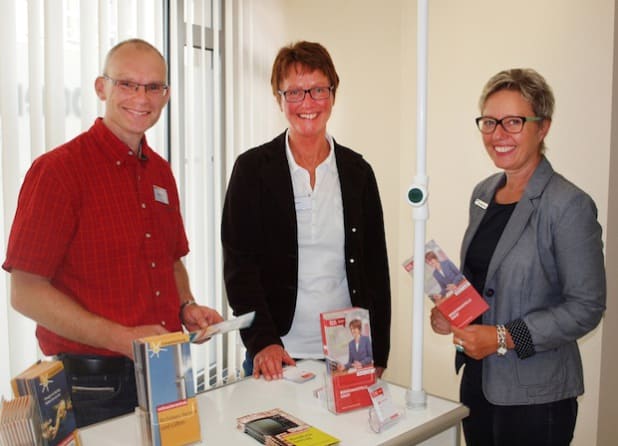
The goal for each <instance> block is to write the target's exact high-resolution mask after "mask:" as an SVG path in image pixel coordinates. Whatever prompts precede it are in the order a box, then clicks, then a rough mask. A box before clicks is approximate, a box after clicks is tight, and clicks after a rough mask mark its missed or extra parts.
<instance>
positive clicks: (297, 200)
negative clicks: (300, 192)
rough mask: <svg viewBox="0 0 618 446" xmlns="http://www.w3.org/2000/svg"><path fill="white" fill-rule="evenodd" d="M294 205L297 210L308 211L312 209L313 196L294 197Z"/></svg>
mask: <svg viewBox="0 0 618 446" xmlns="http://www.w3.org/2000/svg"><path fill="white" fill-rule="evenodd" d="M294 206H296V210H297V211H306V210H308V209H311V196H309V195H307V196H304V197H294Z"/></svg>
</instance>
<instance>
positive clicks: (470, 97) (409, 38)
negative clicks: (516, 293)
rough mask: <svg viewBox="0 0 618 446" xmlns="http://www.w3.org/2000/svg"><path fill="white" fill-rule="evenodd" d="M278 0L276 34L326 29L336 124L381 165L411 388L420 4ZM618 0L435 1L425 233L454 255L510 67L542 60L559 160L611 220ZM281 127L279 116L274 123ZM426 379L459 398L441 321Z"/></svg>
mask: <svg viewBox="0 0 618 446" xmlns="http://www.w3.org/2000/svg"><path fill="white" fill-rule="evenodd" d="M271 1H272V0H271ZM269 3H270V2H269ZM274 3H277V5H279V6H280V7H282V8H283V9H282V10H280V11H279V12H278V13H280V14H281V18H282V22H281V23H280V24H278V26H279V28H278V32H280V31H281V30H283V35H284V36H285V38H284V40H283V41H281V42H280V44H279V46H282V45H284V44H287V43H288V42H290V41H294V40H301V39H304V40H315V41H319V42H321V43H322V44H324V45H325V46H326V47H327V48H328V49H329V51H330V52H331V55H332V56H333V59H334V61H335V65H336V67H337V69H338V71H339V74H340V76H341V87H340V90H339V92H338V95H337V101H336V104H335V108H334V111H333V116H332V118H331V122H330V125H329V129H330V131H331V133H332V134H333V135H334V136H335V138H336V139H337V140H338V142H340V143H341V144H344V145H347V146H349V147H351V148H353V149H355V150H357V151H359V152H361V153H363V154H364V155H365V157H366V158H367V159H368V160H369V162H370V163H371V164H372V165H373V167H374V169H375V171H376V175H377V177H378V182H379V186H380V190H381V195H382V200H383V205H384V210H385V218H386V226H387V228H386V230H387V242H388V246H389V255H390V264H391V280H392V290H393V325H392V339H393V346H392V350H391V357H390V362H389V368H388V370H387V378H388V379H390V380H392V381H394V382H397V383H399V384H402V385H404V386H408V385H409V382H410V381H409V379H410V376H409V374H410V359H409V356H410V355H409V352H410V335H411V296H412V283H411V279H410V277H409V276H408V275H407V274H406V273H405V272H404V271H403V269H402V268H401V266H400V264H401V261H402V260H404V259H405V258H406V257H408V256H409V255H410V254H411V251H412V241H413V234H412V219H411V208H410V207H409V206H408V205H407V204H406V202H405V199H404V196H405V192H406V191H407V188H408V186H409V184H410V182H411V179H412V177H413V175H414V170H415V166H414V164H415V155H414V151H415V119H416V118H415V116H416V115H415V107H416V105H415V104H416V87H415V84H416V2H414V1H411V0H389V1H388V2H375V1H370V0H314V1H312V2H306V1H305V0H287V1H285V2H274ZM274 3H273V4H274ZM614 3H615V1H614V0H590V1H588V2H581V1H579V0H543V1H538V0H521V1H519V2H518V3H516V4H514V3H506V2H504V3H503V2H495V1H491V0H470V1H465V2H464V1H461V0H430V1H429V34H430V35H429V41H430V45H429V98H428V102H429V110H428V174H429V177H430V183H429V192H430V220H429V222H428V238H435V239H436V240H437V241H438V242H439V243H440V245H442V247H443V248H444V249H445V250H446V252H447V253H448V254H449V255H450V256H451V257H453V258H454V259H457V260H458V259H459V244H460V241H461V238H462V235H463V232H464V229H465V226H466V223H467V202H468V199H469V194H470V192H471V190H472V188H473V186H474V185H475V184H476V183H477V182H478V181H480V180H481V179H482V178H484V177H486V176H487V175H489V174H491V173H493V172H494V171H495V168H494V167H493V165H492V164H491V162H490V161H489V160H488V159H487V156H486V154H485V152H484V149H483V148H482V144H481V140H480V137H479V134H478V131H477V130H476V128H475V126H474V121H473V119H474V117H476V116H477V115H478V108H477V100H478V95H479V93H480V90H481V88H482V86H483V84H484V83H485V81H486V80H487V79H488V78H489V77H490V76H491V75H493V74H494V73H496V72H497V71H499V70H501V69H504V68H510V67H532V68H535V69H537V70H538V71H539V72H541V73H542V74H543V75H544V76H545V77H546V79H547V80H548V82H549V83H550V85H552V87H553V89H554V93H555V95H556V98H557V101H556V113H555V116H554V122H553V125H552V129H551V132H550V135H549V137H548V139H547V145H548V152H547V155H548V158H549V159H550V161H551V162H552V164H553V165H554V168H555V169H556V170H558V171H559V172H561V173H562V174H564V175H565V176H566V177H567V178H569V179H570V180H572V181H573V182H575V183H576V184H578V185H579V186H580V187H582V188H583V189H584V190H586V191H588V192H589V193H590V194H591V195H592V197H593V198H594V199H595V200H596V203H597V205H598V208H599V221H600V222H601V224H602V225H603V226H604V228H605V227H606V222H607V213H608V212H607V211H608V200H609V195H608V181H609V155H610V128H611V102H610V101H611V87H612V57H613V51H614V49H613V45H614V7H615V5H614ZM271 25H275V26H277V24H274V23H271ZM280 34H281V33H280ZM274 50H275V51H276V48H275V49H274ZM268 81H269V80H268V78H266V79H265V80H264V82H265V83H266V85H268ZM264 110H266V106H265V108H264ZM269 110H270V109H269ZM278 130H280V128H276V129H275V128H273V130H272V131H273V133H272V135H273V136H274V134H275V133H274V132H275V131H278ZM426 312H427V313H428V308H427V309H426ZM426 320H427V318H426ZM602 333H603V330H602V327H600V328H598V329H597V330H595V331H594V332H593V333H592V334H590V335H588V336H586V337H585V338H584V339H583V340H582V341H581V342H580V345H581V350H582V355H583V361H584V368H585V386H586V393H585V395H584V396H583V397H582V398H580V400H579V401H580V410H579V418H578V423H577V428H576V434H575V441H574V442H573V444H574V445H575V446H578V445H581V446H584V445H585V446H590V445H594V444H596V432H597V415H598V404H599V380H600V362H601V354H600V349H601V339H602ZM424 387H425V389H426V390H427V391H428V392H430V393H434V394H438V395H440V396H443V397H447V398H451V399H455V400H456V399H458V387H459V381H458V378H457V377H456V376H455V374H454V367H453V348H452V345H451V344H450V338H449V337H441V336H437V335H435V334H433V333H432V332H431V330H430V329H426V330H425V355H424Z"/></svg>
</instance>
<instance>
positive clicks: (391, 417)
mask: <svg viewBox="0 0 618 446" xmlns="http://www.w3.org/2000/svg"><path fill="white" fill-rule="evenodd" d="M367 391H368V392H369V396H370V398H371V402H372V404H373V406H372V407H371V408H369V427H371V430H372V431H374V432H375V433H380V432H382V431H384V430H386V429H388V428H389V427H391V426H393V425H395V424H397V423H398V422H399V421H400V420H401V419H402V418H403V417H404V413H405V412H404V410H402V409H401V408H399V407H397V406H396V405H395V404H394V403H393V400H392V399H391V395H390V391H389V390H388V384H387V383H386V382H385V381H382V380H378V382H377V383H375V384H373V385H371V386H369V387H367Z"/></svg>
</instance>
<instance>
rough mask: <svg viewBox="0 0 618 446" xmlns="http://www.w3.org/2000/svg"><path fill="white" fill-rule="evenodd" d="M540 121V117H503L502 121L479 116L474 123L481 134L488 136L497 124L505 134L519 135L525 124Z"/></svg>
mask: <svg viewBox="0 0 618 446" xmlns="http://www.w3.org/2000/svg"><path fill="white" fill-rule="evenodd" d="M542 120H543V118H542V117H540V116H505V117H504V118H502V119H496V118H492V117H489V116H480V117H478V118H476V120H475V121H476V126H477V127H478V128H479V130H480V131H481V133H485V134H490V133H493V132H494V131H495V130H496V127H498V124H500V125H501V126H502V128H503V129H504V131H505V132H507V133H520V132H521V131H522V130H523V128H524V124H525V123H526V122H528V121H542Z"/></svg>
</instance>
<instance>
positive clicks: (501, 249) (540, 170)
mask: <svg viewBox="0 0 618 446" xmlns="http://www.w3.org/2000/svg"><path fill="white" fill-rule="evenodd" d="M552 174H553V169H552V167H551V165H550V164H549V161H547V159H545V157H543V158H542V159H541V162H540V163H539V165H538V166H537V168H536V170H535V171H534V174H532V177H531V178H530V180H529V182H528V185H527V186H526V190H525V191H524V194H523V195H522V197H521V199H520V200H519V203H517V206H516V207H515V209H514V211H513V215H511V218H510V219H509V221H508V223H507V224H506V227H505V228H504V232H503V233H502V236H501V237H500V240H499V241H498V245H497V246H496V250H495V251H494V255H493V256H492V258H491V262H490V263H489V269H488V270H487V278H486V283H487V282H489V281H490V280H491V278H492V276H493V275H494V273H495V272H496V270H497V269H498V268H499V266H500V264H501V263H502V261H503V260H504V258H505V257H506V255H507V254H508V253H509V252H510V251H511V249H512V248H513V246H514V245H515V243H517V241H518V240H519V239H520V237H521V234H522V232H523V231H524V229H525V228H526V225H527V224H528V221H529V220H530V217H531V216H532V214H533V213H534V211H535V209H536V205H535V202H536V201H537V200H538V198H539V197H540V196H541V194H542V193H543V190H544V189H545V186H546V185H547V182H548V181H549V179H550V178H551V176H552Z"/></svg>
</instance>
